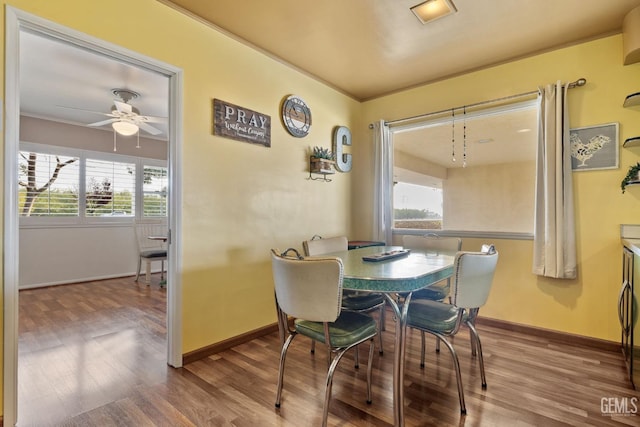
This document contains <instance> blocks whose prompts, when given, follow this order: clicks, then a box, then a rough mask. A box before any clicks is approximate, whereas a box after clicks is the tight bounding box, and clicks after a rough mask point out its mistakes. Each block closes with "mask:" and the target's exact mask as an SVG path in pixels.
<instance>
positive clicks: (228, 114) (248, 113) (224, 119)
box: [213, 99, 271, 147]
mask: <svg viewBox="0 0 640 427" xmlns="http://www.w3.org/2000/svg"><path fill="white" fill-rule="evenodd" d="M213 123H214V125H213V134H214V135H219V136H223V137H225V138H230V139H235V140H237V141H244V142H250V143H252V144H260V145H264V146H265V147H271V117H270V116H268V115H266V114H262V113H258V112H256V111H253V110H249V109H248V108H244V107H239V106H237V105H233V104H230V103H228V102H224V101H221V100H219V99H214V100H213Z"/></svg>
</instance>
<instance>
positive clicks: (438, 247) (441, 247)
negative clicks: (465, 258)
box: [402, 233, 462, 366]
mask: <svg viewBox="0 0 640 427" xmlns="http://www.w3.org/2000/svg"><path fill="white" fill-rule="evenodd" d="M402 246H403V247H405V248H408V249H424V250H426V251H427V253H430V252H433V254H435V255H437V254H438V253H440V252H446V253H451V254H455V253H456V252H458V251H460V250H462V239H461V238H459V237H443V236H439V235H438V234H435V233H427V234H424V235H420V236H414V235H404V236H402ZM450 290H451V278H450V277H448V278H447V279H446V280H442V281H440V282H438V283H435V284H433V285H431V286H429V287H428V288H427V289H420V290H419V291H415V292H414V293H413V295H412V297H411V298H412V299H414V300H415V299H429V300H433V301H444V300H445V299H447V298H449V292H450ZM420 340H421V357H420V361H421V366H424V358H425V348H426V339H425V336H424V332H422V333H421V334H420ZM436 352H440V340H436Z"/></svg>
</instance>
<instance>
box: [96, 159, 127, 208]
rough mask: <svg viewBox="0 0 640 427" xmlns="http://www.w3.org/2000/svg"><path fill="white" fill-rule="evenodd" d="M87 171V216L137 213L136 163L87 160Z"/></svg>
mask: <svg viewBox="0 0 640 427" xmlns="http://www.w3.org/2000/svg"><path fill="white" fill-rule="evenodd" d="M85 170H86V183H87V184H86V196H85V199H86V203H85V215H86V216H88V217H91V216H135V191H136V174H135V171H136V165H135V164H133V163H121V162H110V161H106V160H96V159H87V161H86V167H85Z"/></svg>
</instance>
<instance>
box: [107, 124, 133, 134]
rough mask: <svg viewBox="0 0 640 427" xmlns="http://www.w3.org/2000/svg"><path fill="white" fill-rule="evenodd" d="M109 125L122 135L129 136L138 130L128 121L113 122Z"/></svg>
mask: <svg viewBox="0 0 640 427" xmlns="http://www.w3.org/2000/svg"><path fill="white" fill-rule="evenodd" d="M111 126H112V127H113V130H115V131H116V132H118V133H119V134H120V135H124V136H130V135H133V134H135V133H136V132H138V126H136V125H134V124H133V123H129V122H113V123H111Z"/></svg>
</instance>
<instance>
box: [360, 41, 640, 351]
mask: <svg viewBox="0 0 640 427" xmlns="http://www.w3.org/2000/svg"><path fill="white" fill-rule="evenodd" d="M579 77H584V78H586V79H587V81H588V83H587V85H586V86H584V87H582V88H576V89H572V90H571V91H570V92H569V93H570V95H569V96H570V98H569V102H570V120H571V126H572V127H582V126H589V125H597V124H603V123H611V122H619V123H620V141H619V143H620V145H621V144H622V141H624V139H625V138H629V137H631V136H637V135H640V109H638V108H635V109H625V108H623V107H622V102H623V101H624V98H625V96H626V95H628V94H630V93H634V92H637V91H639V90H640V64H634V65H627V66H623V65H622V36H621V35H615V36H610V37H606V38H603V39H599V40H595V41H591V42H588V43H584V44H580V45H577V46H572V47H568V48H564V49H560V50H557V51H553V52H549V53H545V54H541V55H538V56H534V57H531V58H527V59H523V60H520V61H515V62H512V63H508V64H503V65H500V66H496V67H492V68H488V69H485V70H482V71H478V72H474V73H470V74H467V75H464V76H460V77H457V78H452V79H448V80H444V81H441V82H437V83H434V84H429V85H425V86H422V87H419V88H415V89H413V90H408V91H404V92H401V93H397V94H394V95H390V96H386V97H383V98H379V99H376V100H372V101H369V102H366V103H364V104H363V116H362V121H363V123H372V122H374V121H377V120H380V119H385V120H393V119H398V118H402V117H409V116H415V115H418V114H421V113H427V112H430V111H439V110H443V109H447V108H452V107H457V106H461V105H468V104H472V103H475V102H480V101H485V100H489V99H494V98H500V97H503V96H509V95H513V94H517V93H524V92H529V91H531V90H535V89H536V88H537V87H538V86H540V85H545V84H548V83H552V82H555V81H556V80H562V81H564V82H567V81H574V80H576V79H578V78H579ZM364 133H366V134H369V133H370V131H369V132H366V131H365V132H364ZM356 158H358V160H359V161H361V162H363V161H367V162H371V161H372V160H371V153H370V152H368V151H366V150H364V149H362V150H360V151H358V152H357V154H356ZM638 160H640V148H632V149H624V148H620V164H621V167H620V169H615V170H601V171H590V172H578V173H574V174H573V177H574V188H575V204H576V221H577V244H578V263H579V264H578V275H579V277H578V278H577V279H576V280H554V279H544V278H539V277H537V276H535V275H533V274H532V273H531V269H532V254H533V245H532V241H527V240H524V241H511V240H494V243H495V244H496V246H497V249H498V250H499V251H500V261H499V265H498V271H497V273H496V280H495V282H494V288H493V290H492V294H491V298H490V299H489V302H488V304H487V306H486V307H485V308H483V310H482V312H481V315H483V316H486V317H491V318H496V319H501V320H506V321H510V322H517V323H522V324H526V325H532V326H536V327H542V328H548V329H553V330H558V331H563V332H569V333H574V334H579V335H586V336H590V337H595V338H601V339H606V340H612V341H616V340H617V339H618V338H619V336H620V330H619V323H618V318H617V305H616V302H617V297H618V292H619V288H620V281H621V261H620V260H621V244H620V232H619V225H620V224H624V223H634V224H635V223H640V216H639V212H640V210H639V209H640V204H639V203H640V188H635V187H634V188H630V189H629V191H627V192H626V193H625V194H621V192H620V181H621V180H622V178H623V177H624V176H625V174H626V170H627V168H628V167H629V165H631V164H632V163H635V162H637V161H638ZM354 179H355V183H356V188H355V189H354V191H356V192H358V194H362V199H366V200H363V204H364V205H367V204H368V205H370V204H371V191H370V189H369V187H367V183H366V177H365V176H357V177H354ZM361 208H362V207H361ZM356 209H358V207H356ZM360 224H362V227H363V228H356V229H355V230H354V232H355V233H364V232H365V231H368V228H370V227H371V219H370V217H369V218H368V220H367V221H362V222H361V223H360ZM481 243H482V240H477V239H465V241H464V244H463V248H465V249H474V248H475V249H477V248H478V247H479V246H480V244H481Z"/></svg>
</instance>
